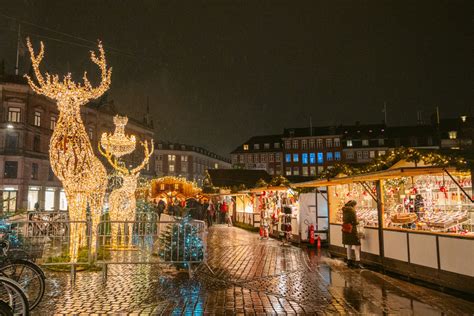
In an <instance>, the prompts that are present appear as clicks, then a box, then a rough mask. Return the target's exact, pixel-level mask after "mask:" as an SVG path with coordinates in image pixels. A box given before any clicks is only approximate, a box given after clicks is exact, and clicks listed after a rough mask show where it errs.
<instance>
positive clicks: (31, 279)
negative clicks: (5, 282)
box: [0, 229, 46, 310]
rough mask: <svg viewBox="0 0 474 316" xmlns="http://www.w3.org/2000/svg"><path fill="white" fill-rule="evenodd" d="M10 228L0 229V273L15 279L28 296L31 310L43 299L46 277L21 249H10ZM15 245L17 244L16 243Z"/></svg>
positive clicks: (14, 241)
mask: <svg viewBox="0 0 474 316" xmlns="http://www.w3.org/2000/svg"><path fill="white" fill-rule="evenodd" d="M12 236H13V235H12V232H11V229H4V230H0V275H1V276H4V277H7V278H10V279H12V280H14V281H16V282H17V283H18V284H19V285H20V286H21V288H22V289H23V291H24V293H25V294H26V297H27V298H28V305H29V309H30V310H33V309H34V308H35V307H36V306H37V305H38V304H39V303H40V302H41V300H42V299H43V296H44V292H45V289H46V277H45V275H44V272H43V270H42V269H41V268H40V267H39V266H38V265H37V264H35V263H34V262H32V261H30V260H28V259H27V258H28V254H27V253H26V252H25V251H23V250H21V249H18V248H17V249H10V245H11V241H12V240H13V244H14V245H15V244H16V243H17V240H16V239H15V238H12ZM15 246H19V245H18V244H17V245H15Z"/></svg>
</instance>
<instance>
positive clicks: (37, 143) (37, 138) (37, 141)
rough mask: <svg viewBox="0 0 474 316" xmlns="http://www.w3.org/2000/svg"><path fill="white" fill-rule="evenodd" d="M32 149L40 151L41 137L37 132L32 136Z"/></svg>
mask: <svg viewBox="0 0 474 316" xmlns="http://www.w3.org/2000/svg"><path fill="white" fill-rule="evenodd" d="M33 151H37V152H39V151H41V138H40V136H39V135H38V134H36V135H35V136H34V138H33Z"/></svg>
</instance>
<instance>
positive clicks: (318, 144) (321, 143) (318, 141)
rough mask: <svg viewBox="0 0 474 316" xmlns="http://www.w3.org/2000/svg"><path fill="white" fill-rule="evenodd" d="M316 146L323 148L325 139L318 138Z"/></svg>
mask: <svg viewBox="0 0 474 316" xmlns="http://www.w3.org/2000/svg"><path fill="white" fill-rule="evenodd" d="M316 147H318V148H323V140H322V139H318V140H317V141H316Z"/></svg>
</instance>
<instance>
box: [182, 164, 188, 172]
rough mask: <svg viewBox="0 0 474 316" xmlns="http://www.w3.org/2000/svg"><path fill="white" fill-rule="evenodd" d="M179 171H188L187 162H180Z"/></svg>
mask: <svg viewBox="0 0 474 316" xmlns="http://www.w3.org/2000/svg"><path fill="white" fill-rule="evenodd" d="M181 172H188V164H187V163H182V164H181Z"/></svg>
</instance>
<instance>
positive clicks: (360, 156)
mask: <svg viewBox="0 0 474 316" xmlns="http://www.w3.org/2000/svg"><path fill="white" fill-rule="evenodd" d="M357 159H358V160H361V159H362V152H361V151H358V152H357Z"/></svg>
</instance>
